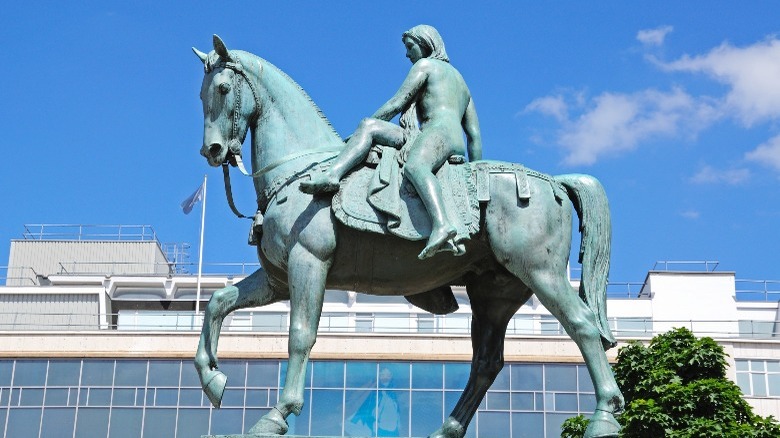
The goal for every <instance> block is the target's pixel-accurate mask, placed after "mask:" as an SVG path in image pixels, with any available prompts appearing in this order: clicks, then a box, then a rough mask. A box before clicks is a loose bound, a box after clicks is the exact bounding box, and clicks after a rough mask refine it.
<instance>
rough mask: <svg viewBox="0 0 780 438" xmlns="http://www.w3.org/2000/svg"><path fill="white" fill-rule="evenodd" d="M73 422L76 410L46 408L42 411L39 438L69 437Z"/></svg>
mask: <svg viewBox="0 0 780 438" xmlns="http://www.w3.org/2000/svg"><path fill="white" fill-rule="evenodd" d="M47 398H48V395H47ZM75 422H76V409H74V408H46V409H44V410H43V423H42V424H41V438H62V437H64V436H68V437H70V436H72V434H73V424H74V423H75Z"/></svg>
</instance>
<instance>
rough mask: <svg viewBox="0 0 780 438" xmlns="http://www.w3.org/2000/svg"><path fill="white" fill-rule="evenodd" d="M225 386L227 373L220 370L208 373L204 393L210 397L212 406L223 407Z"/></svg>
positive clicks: (204, 380) (204, 381) (205, 378)
mask: <svg viewBox="0 0 780 438" xmlns="http://www.w3.org/2000/svg"><path fill="white" fill-rule="evenodd" d="M225 385H227V376H226V375H225V373H223V372H222V371H219V370H211V371H207V372H206V375H205V376H204V377H203V392H205V393H206V396H208V398H209V401H211V404H212V405H214V407H215V408H218V407H220V405H222V395H223V394H224V393H225Z"/></svg>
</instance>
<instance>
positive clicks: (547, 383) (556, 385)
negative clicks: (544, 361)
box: [544, 365, 577, 391]
mask: <svg viewBox="0 0 780 438" xmlns="http://www.w3.org/2000/svg"><path fill="white" fill-rule="evenodd" d="M544 389H545V391H576V390H577V368H576V366H574V365H545V366H544Z"/></svg>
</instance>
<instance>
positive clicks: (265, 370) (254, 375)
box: [193, 361, 279, 388]
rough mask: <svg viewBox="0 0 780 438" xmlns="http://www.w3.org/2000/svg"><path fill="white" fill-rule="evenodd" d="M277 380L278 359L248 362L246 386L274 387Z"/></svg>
mask: <svg viewBox="0 0 780 438" xmlns="http://www.w3.org/2000/svg"><path fill="white" fill-rule="evenodd" d="M193 374H194V373H193ZM278 382H279V362H278V361H252V362H249V364H248V370H247V376H246V386H247V387H262V388H275V387H276V386H277V383H278Z"/></svg>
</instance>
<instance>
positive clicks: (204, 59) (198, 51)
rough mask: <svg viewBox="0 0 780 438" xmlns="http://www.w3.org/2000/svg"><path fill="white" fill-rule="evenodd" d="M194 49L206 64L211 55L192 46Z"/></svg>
mask: <svg viewBox="0 0 780 438" xmlns="http://www.w3.org/2000/svg"><path fill="white" fill-rule="evenodd" d="M192 51H193V52H195V54H196V55H198V58H199V59H200V62H202V63H203V64H206V60H207V59H208V57H209V55H207V54H205V53H203V52H201V51H200V50H198V49H196V48H195V47H193V48H192Z"/></svg>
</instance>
